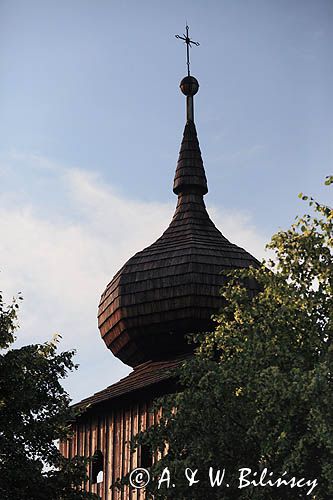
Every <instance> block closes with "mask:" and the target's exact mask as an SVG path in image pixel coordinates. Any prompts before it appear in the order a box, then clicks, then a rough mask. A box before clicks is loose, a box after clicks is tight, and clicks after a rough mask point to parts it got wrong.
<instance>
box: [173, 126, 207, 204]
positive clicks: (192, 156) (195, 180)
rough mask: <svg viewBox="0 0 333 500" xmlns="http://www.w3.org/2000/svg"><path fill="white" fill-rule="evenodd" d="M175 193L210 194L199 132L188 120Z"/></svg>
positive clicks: (175, 182) (174, 188)
mask: <svg viewBox="0 0 333 500" xmlns="http://www.w3.org/2000/svg"><path fill="white" fill-rule="evenodd" d="M173 192H174V193H175V194H185V193H198V194H202V195H204V194H206V193H208V187H207V179H206V175H205V169H204V166H203V161H202V157H201V151H200V147H199V141H198V137H197V131H196V128H195V124H194V122H193V121H192V120H188V122H187V123H186V125H185V129H184V135H183V140H182V144H181V147H180V151H179V157H178V163H177V168H176V174H175V180H174V183H173Z"/></svg>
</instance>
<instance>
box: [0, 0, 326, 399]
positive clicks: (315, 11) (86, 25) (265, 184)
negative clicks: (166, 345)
mask: <svg viewBox="0 0 333 500" xmlns="http://www.w3.org/2000/svg"><path fill="white" fill-rule="evenodd" d="M186 19H187V21H188V23H189V25H190V30H191V35H192V37H193V38H194V40H198V41H200V46H199V47H195V48H193V50H192V53H191V59H192V66H191V69H192V73H193V74H194V75H195V76H196V77H197V78H198V80H199V83H200V91H199V93H198V95H197V97H196V101H195V115H196V123H197V129H198V133H199V139H200V145H201V149H202V153H203V157H204V162H205V167H206V173H207V177H208V183H209V194H208V195H207V196H206V203H207V205H208V207H209V208H210V212H211V214H212V216H213V218H214V220H215V222H216V224H217V226H218V227H219V228H220V229H221V230H222V232H223V233H224V234H225V235H226V236H227V237H229V238H230V239H231V240H232V241H234V242H236V243H238V244H240V245H241V246H244V247H245V248H247V249H248V250H249V251H252V252H253V253H255V254H256V255H257V256H259V257H260V256H262V254H263V247H264V243H265V242H266V241H268V239H269V238H270V236H271V234H272V233H273V232H275V231H276V230H277V229H278V228H280V227H282V228H283V227H287V226H288V225H289V224H290V222H291V221H292V220H293V218H294V216H295V215H296V214H297V213H302V212H303V211H304V209H305V206H303V205H302V202H301V201H300V200H299V199H298V198H297V194H298V193H299V192H300V191H303V192H306V193H308V194H312V195H315V196H316V197H318V198H319V199H321V200H323V201H326V202H329V201H330V200H329V198H328V192H327V191H328V190H327V189H325V188H324V187H323V179H324V177H325V175H328V174H329V173H331V172H332V170H333V169H332V163H333V141H332V138H333V137H332V136H333V127H332V122H333V119H332V116H333V112H332V111H333V110H332V96H331V89H332V88H333V69H332V61H333V56H332V47H333V43H332V42H333V40H332V38H333V30H332V25H333V3H332V2H331V1H330V0H316V1H315V0H313V1H309V0H274V1H273V0H248V1H241V0H220V1H213V0H205V1H203V0H201V1H195V0H192V1H183V0H178V1H174V0H170V1H168V2H162V1H158V0H155V1H148V0H147V1H145V0H143V1H141V2H135V1H133V0H129V1H120V0H118V1H111V0H109V1H104V0H95V1H87V0H66V1H62V0H57V1H51V0H43V1H37V0H30V1H29V2H26V1H24V0H22V1H18V0H10V1H9V0H2V1H1V2H0V65H1V79H0V106H1V115H2V120H1V123H0V137H1V141H0V226H1V227H0V230H1V235H2V245H1V249H0V268H1V288H3V289H4V290H5V291H7V294H8V296H10V295H11V294H14V293H15V292H16V291H19V290H22V292H23V295H24V297H25V300H24V304H23V306H22V313H21V330H22V331H21V332H20V335H19V337H20V340H19V341H20V342H22V343H24V342H28V341H29V342H33V341H41V340H46V339H48V338H50V337H51V336H52V333H53V332H54V331H60V332H61V333H62V335H63V343H62V346H63V347H64V348H68V347H76V348H77V351H78V361H79V362H80V370H79V372H78V373H77V374H75V375H73V376H71V377H70V378H69V380H68V381H67V382H66V384H67V387H68V389H69V391H70V392H71V394H72V396H73V397H74V399H78V398H80V397H83V396H85V395H88V394H89V393H90V392H92V391H94V390H97V389H99V388H103V387H104V386H105V385H108V384H110V383H112V382H114V381H116V380H117V379H118V378H119V377H120V376H121V375H124V374H125V373H127V372H128V369H127V367H125V366H124V365H122V364H121V363H120V362H118V361H117V360H115V359H114V358H113V356H112V355H111V354H110V353H109V352H107V351H106V349H105V348H104V345H103V342H102V341H101V340H100V339H99V334H98V330H97V327H96V308H97V304H98V300H99V295H100V293H101V292H102V291H103V288H104V286H105V285H106V283H107V282H108V281H109V280H110V279H111V278H112V275H113V274H114V273H115V272H116V271H117V269H118V268H119V267H120V266H121V265H122V264H123V263H124V261H125V260H126V259H127V258H129V257H130V256H131V255H132V254H133V253H134V252H135V251H137V250H140V249H141V248H142V247H143V246H146V245H148V244H150V243H152V242H153V241H154V239H156V238H157V237H158V236H159V235H160V233H161V232H162V231H163V230H164V229H165V227H166V225H167V224H168V222H169V220H170V218H171V215H172V212H173V209H174V205H175V202H176V198H175V196H174V195H173V194H172V191H171V188H172V179H173V175H174V169H175V165H176V160H177V154H178V150H179V145H180V141H181V134H182V130H183V126H184V120H185V100H184V97H183V96H182V94H181V93H180V91H179V89H178V85H179V81H180V80H181V78H182V77H183V76H184V75H185V74H186V65H185V48H184V46H183V45H182V43H181V42H180V41H179V40H176V39H175V38H174V35H175V34H176V33H180V34H181V33H183V31H184V26H185V21H186ZM106 373H108V375H107V376H105V374H106Z"/></svg>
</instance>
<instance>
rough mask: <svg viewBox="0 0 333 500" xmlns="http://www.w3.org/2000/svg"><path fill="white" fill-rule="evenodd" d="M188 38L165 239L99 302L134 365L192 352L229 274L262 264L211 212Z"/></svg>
mask: <svg viewBox="0 0 333 500" xmlns="http://www.w3.org/2000/svg"><path fill="white" fill-rule="evenodd" d="M178 37H179V36H178ZM179 38H182V37H179ZM182 39H183V40H185V43H186V45H187V67H188V75H187V76H186V77H185V78H183V80H182V81H181V83H180V88H181V91H182V92H183V94H185V95H186V124H185V129H184V135H183V140H182V143H181V147H180V152H179V157H178V163H177V167H176V174H175V178H174V184H173V191H174V193H175V194H177V195H178V202H177V206H176V210H175V213H174V216H173V218H172V221H171V223H170V225H169V227H168V228H167V229H166V230H165V231H164V233H163V234H162V235H161V236H160V238H158V240H156V241H155V242H154V243H153V244H152V245H150V246H149V247H147V248H145V249H143V250H142V251H141V252H138V253H137V254H135V255H134V256H133V257H132V258H131V259H129V261H127V262H126V264H125V265H124V266H123V267H122V269H120V271H119V272H118V273H117V274H116V275H115V276H114V278H113V279H112V280H111V282H110V283H109V284H108V286H107V287H106V290H105V291H104V293H103V294H102V297H101V301H100V305H99V314H98V323H99V328H100V332H101V336H102V337H103V340H104V342H105V343H106V345H107V347H108V348H109V349H111V351H112V352H113V354H115V355H116V356H117V357H118V358H120V359H121V360H122V361H124V362H125V363H127V364H129V365H131V366H137V365H139V364H140V363H143V362H146V361H149V360H161V359H164V360H165V359H168V358H170V357H172V356H176V355H178V354H181V353H183V352H185V351H187V350H188V349H189V346H188V343H187V340H186V336H187V335H188V334H189V333H196V332H201V331H210V330H211V329H212V328H214V323H213V321H212V314H213V313H214V312H216V311H217V310H218V309H219V308H220V307H222V306H223V299H222V297H221V295H220V288H221V286H222V285H223V284H224V283H225V281H226V277H225V275H226V273H227V272H228V271H229V270H230V269H235V268H240V267H249V266H257V265H258V264H259V263H258V261H257V260H256V259H255V258H254V257H252V255H250V254H249V253H248V252H246V251H245V250H244V249H243V248H240V247H238V246H236V245H234V244H233V243H230V242H229V241H228V240H227V239H226V238H225V237H224V236H223V235H222V234H221V232H220V231H219V230H218V229H217V228H216V227H215V225H214V223H213V222H212V220H211V219H210V217H209V215H208V213H207V210H206V207H205V203H204V199H203V196H204V195H205V194H206V193H207V192H208V187H207V179H206V175H205V170H204V166H203V161H202V157H201V152H200V147H199V141H198V137H197V132H196V127H195V124H194V106H193V98H194V95H195V94H196V93H197V92H198V90H199V84H198V81H197V80H196V78H194V77H193V76H191V75H190V71H189V47H190V44H191V43H194V42H193V41H191V39H190V38H189V36H188V27H187V29H186V35H184V38H182ZM195 44H197V42H195Z"/></svg>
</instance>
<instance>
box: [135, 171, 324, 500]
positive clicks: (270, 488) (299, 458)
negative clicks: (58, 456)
mask: <svg viewBox="0 0 333 500" xmlns="http://www.w3.org/2000/svg"><path fill="white" fill-rule="evenodd" d="M332 181H333V178H332V177H330V178H328V179H327V181H326V184H330V183H332ZM300 196H301V197H302V198H303V200H308V201H309V204H310V207H311V210H313V213H312V215H304V216H303V217H298V218H296V221H295V223H294V224H293V225H292V226H291V228H290V229H288V230H286V231H279V232H278V233H277V234H276V235H274V236H273V238H272V240H271V242H270V244H269V245H268V248H270V249H271V250H272V251H273V252H274V253H275V258H274V259H271V260H269V261H268V262H265V263H263V265H262V266H261V268H259V269H254V268H250V269H242V270H237V271H233V272H232V273H230V276H229V281H228V283H227V285H226V286H225V287H224V288H223V290H222V295H223V297H224V299H225V306H224V307H223V309H222V310H221V311H220V312H219V314H217V315H216V318H215V319H216V322H217V327H216V329H215V331H214V332H212V333H206V334H202V335H197V336H196V337H195V341H196V343H197V348H196V352H195V356H194V358H193V359H192V360H190V361H188V362H186V363H184V364H183V366H182V367H181V369H180V370H179V392H178V393H177V394H174V395H170V396H167V397H164V398H162V399H161V400H159V401H157V403H156V408H160V407H161V406H162V408H163V414H162V417H161V419H160V421H159V423H158V424H156V425H154V426H152V427H151V428H150V429H148V430H147V431H146V432H143V433H140V434H139V435H138V436H137V437H136V439H135V442H134V446H139V445H142V444H144V445H146V446H147V445H149V446H150V447H151V450H152V452H154V454H155V458H157V457H161V455H162V456H163V458H161V459H160V460H156V461H155V464H154V465H153V466H152V468H151V471H150V474H151V477H152V481H151V482H150V484H149V485H148V486H147V491H148V492H151V493H154V498H156V499H162V498H163V499H169V498H170V499H177V500H180V499H188V498H191V499H202V498H205V499H220V498H224V499H236V498H237V499H248V498H251V499H255V500H257V499H265V500H267V499H268V500H269V499H281V498H283V499H296V498H302V499H304V498H313V499H316V500H326V499H327V500H328V499H331V498H333V393H332V361H333V346H332V330H333V297H332V288H333V262H332V247H333V211H332V209H331V208H329V207H327V206H325V205H322V204H319V203H317V202H316V201H314V200H313V199H312V198H310V199H308V198H307V197H306V196H303V195H300ZM247 280H255V281H256V282H257V284H258V290H259V291H258V293H256V294H255V295H253V294H252V295H251V294H250V293H249V291H248V289H247V287H246V282H247ZM210 467H212V468H213V469H212V470H211V474H212V477H211V479H212V480H213V482H214V480H216V473H217V470H218V469H220V474H221V476H220V478H221V477H222V475H223V470H225V475H224V480H223V482H222V484H221V486H217V484H216V483H215V487H212V486H211V481H210V477H209V468H210ZM165 468H168V471H169V473H170V482H169V481H168V479H169V476H168V473H167V472H166V469H165ZM186 469H187V476H188V478H186V477H185V474H184V472H185V470H186ZM189 469H191V470H192V471H193V472H194V471H195V470H196V469H198V472H197V473H196V474H195V475H194V476H192V477H193V479H195V480H199V482H197V483H195V484H193V485H192V486H189V479H190V477H191V470H189ZM163 471H164V472H163ZM254 473H256V474H254ZM260 476H261V478H262V479H261V483H262V484H261V485H260V486H259V485H257V483H259V479H260ZM279 478H280V479H279ZM293 478H294V479H293ZM302 478H304V480H303V481H301V479H302ZM282 479H283V480H284V481H285V483H288V484H285V483H283V482H282V484H281V485H280V486H279V487H278V484H279V482H276V481H278V480H279V481H280V482H281V481H282ZM127 480H128V478H127ZM159 480H161V481H160V483H159ZM268 480H270V481H271V483H269V482H268ZM315 480H316V481H315ZM297 481H299V482H298V484H295V483H296V482H297ZM252 483H253V484H252ZM273 483H274V484H273ZM304 483H306V484H304ZM227 484H228V485H229V486H227ZM159 485H160V488H158V486H159ZM173 485H174V486H173ZM302 485H303V486H302Z"/></svg>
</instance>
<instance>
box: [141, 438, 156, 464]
mask: <svg viewBox="0 0 333 500" xmlns="http://www.w3.org/2000/svg"><path fill="white" fill-rule="evenodd" d="M140 451H141V460H140V467H143V468H144V469H148V468H149V467H151V466H152V465H153V454H152V452H151V449H150V447H149V446H148V445H146V444H142V445H141V450H140Z"/></svg>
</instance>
